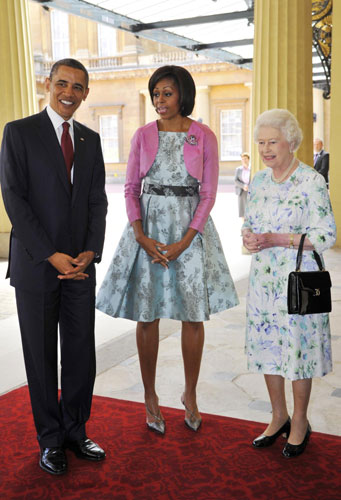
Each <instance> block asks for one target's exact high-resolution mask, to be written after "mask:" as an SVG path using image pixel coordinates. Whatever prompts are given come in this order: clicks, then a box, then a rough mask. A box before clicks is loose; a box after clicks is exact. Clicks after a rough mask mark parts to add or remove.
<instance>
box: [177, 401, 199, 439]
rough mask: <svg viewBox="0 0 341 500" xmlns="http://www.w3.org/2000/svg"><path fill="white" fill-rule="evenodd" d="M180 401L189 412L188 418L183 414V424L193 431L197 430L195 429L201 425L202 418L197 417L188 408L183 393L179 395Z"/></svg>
mask: <svg viewBox="0 0 341 500" xmlns="http://www.w3.org/2000/svg"><path fill="white" fill-rule="evenodd" d="M181 403H182V404H183V405H184V407H185V410H186V411H187V412H188V413H189V414H190V418H188V417H186V414H185V424H186V425H187V427H188V428H189V429H191V430H192V431H194V432H197V430H198V429H199V427H200V426H201V422H202V418H201V417H199V418H197V417H196V416H195V415H194V412H193V411H191V410H190V409H189V408H187V406H186V403H185V398H184V395H182V396H181Z"/></svg>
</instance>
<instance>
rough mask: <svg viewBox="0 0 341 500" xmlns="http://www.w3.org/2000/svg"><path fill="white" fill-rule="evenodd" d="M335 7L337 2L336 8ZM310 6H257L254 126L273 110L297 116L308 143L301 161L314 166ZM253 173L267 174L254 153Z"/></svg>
mask: <svg viewBox="0 0 341 500" xmlns="http://www.w3.org/2000/svg"><path fill="white" fill-rule="evenodd" d="M334 3H335V2H334ZM311 8H312V7H311V0H300V1H299V2H298V1H297V0H256V2H255V35H254V56H253V86H252V90H253V95H252V103H253V105H252V107H253V109H252V126H253V125H254V123H255V120H256V118H257V116H258V115H259V114H260V113H262V112H263V111H266V110H268V109H271V108H285V109H288V110H289V111H291V113H293V114H294V115H295V116H296V118H297V120H298V122H299V124H300V127H301V128H302V130H303V135H304V139H303V142H302V144H301V147H300V149H299V151H298V154H297V156H298V158H299V159H300V160H302V161H303V162H305V163H307V164H308V165H312V164H313V97H312V57H311V52H312V28H311V19H312V11H311ZM252 158H253V160H252V170H253V172H256V171H258V170H260V169H261V168H263V165H262V164H261V161H260V159H259V155H258V153H257V147H256V145H255V144H254V143H253V147H252Z"/></svg>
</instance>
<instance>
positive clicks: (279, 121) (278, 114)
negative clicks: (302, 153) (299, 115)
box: [253, 109, 303, 151]
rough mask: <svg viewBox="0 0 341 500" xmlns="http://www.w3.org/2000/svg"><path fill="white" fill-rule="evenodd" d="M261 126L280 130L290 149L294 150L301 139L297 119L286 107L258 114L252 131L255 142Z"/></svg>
mask: <svg viewBox="0 0 341 500" xmlns="http://www.w3.org/2000/svg"><path fill="white" fill-rule="evenodd" d="M261 127H272V128H276V129H277V130H280V131H281V132H282V134H283V135H284V137H285V138H286V140H287V141H288V143H289V144H290V150H291V151H296V150H297V149H298V148H299V146H300V144H301V142H302V139H303V134H302V130H301V129H300V127H299V125H298V121H297V120H296V118H295V116H294V115H293V114H292V113H290V111H288V110H287V109H269V110H268V111H264V112H263V113H262V114H260V115H259V116H258V118H257V120H256V124H255V129H254V133H253V135H254V139H255V141H256V142H257V141H258V137H259V129H260V128H261Z"/></svg>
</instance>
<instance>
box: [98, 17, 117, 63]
mask: <svg viewBox="0 0 341 500" xmlns="http://www.w3.org/2000/svg"><path fill="white" fill-rule="evenodd" d="M97 26H98V56H99V57H110V56H112V55H115V54H116V51H117V47H116V30H115V28H112V27H111V26H107V25H106V24H100V23H99V24H98V25H97Z"/></svg>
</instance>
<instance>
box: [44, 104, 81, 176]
mask: <svg viewBox="0 0 341 500" xmlns="http://www.w3.org/2000/svg"><path fill="white" fill-rule="evenodd" d="M46 111H47V114H48V116H49V118H50V120H51V122H52V125H53V128H54V130H55V132H56V134H57V139H58V142H59V144H61V142H62V134H63V123H64V122H65V121H67V122H68V123H69V124H70V128H69V134H70V137H71V140H72V144H73V149H75V140H74V133H73V118H72V117H71V118H70V120H64V118H62V117H61V116H60V115H59V114H58V113H56V112H55V110H54V109H52V108H51V106H50V105H49V104H48V105H47V107H46ZM71 184H73V165H72V169H71Z"/></svg>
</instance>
